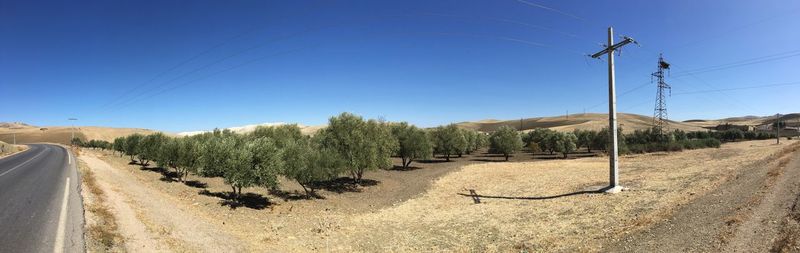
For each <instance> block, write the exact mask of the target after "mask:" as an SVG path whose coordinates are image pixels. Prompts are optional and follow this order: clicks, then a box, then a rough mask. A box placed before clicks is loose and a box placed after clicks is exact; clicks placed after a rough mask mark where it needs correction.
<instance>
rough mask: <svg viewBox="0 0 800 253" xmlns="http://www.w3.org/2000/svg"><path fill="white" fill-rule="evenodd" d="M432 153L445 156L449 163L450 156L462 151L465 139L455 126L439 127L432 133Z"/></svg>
mask: <svg viewBox="0 0 800 253" xmlns="http://www.w3.org/2000/svg"><path fill="white" fill-rule="evenodd" d="M431 134H432V139H433V143H434V152H435V153H437V154H441V155H444V156H445V159H447V161H448V162H449V161H450V156H451V155H455V154H459V153H461V152H463V151H464V148H465V145H464V143H466V139H465V138H464V135H463V133H462V132H461V131H460V130H459V129H458V127H457V126H456V125H455V124H450V125H447V126H439V127H437V128H436V129H434V130H433V131H432V133H431Z"/></svg>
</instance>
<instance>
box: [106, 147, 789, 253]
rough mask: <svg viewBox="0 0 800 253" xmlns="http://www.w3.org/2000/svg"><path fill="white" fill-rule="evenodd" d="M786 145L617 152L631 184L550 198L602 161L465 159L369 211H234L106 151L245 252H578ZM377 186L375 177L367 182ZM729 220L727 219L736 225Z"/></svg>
mask: <svg viewBox="0 0 800 253" xmlns="http://www.w3.org/2000/svg"><path fill="white" fill-rule="evenodd" d="M791 142H796V141H791ZM785 147H787V146H786V145H774V140H767V141H749V142H740V143H729V144H725V145H723V146H722V148H719V149H703V150H689V151H684V152H677V153H655V154H642V155H631V156H624V157H622V163H621V167H620V168H621V178H622V184H623V185H624V186H627V187H630V188H631V190H630V191H625V192H622V193H620V194H614V195H605V194H589V193H587V194H575V195H569V196H563V197H557V196H558V195H563V194H569V193H576V192H581V191H584V190H588V189H595V188H596V187H598V186H603V185H605V184H606V183H607V182H606V180H607V178H608V169H607V166H608V163H607V158H602V157H598V158H585V159H575V160H550V161H537V162H522V163H483V164H476V165H469V166H466V167H464V168H462V169H461V170H457V171H455V172H452V173H450V174H447V175H445V176H443V177H442V178H440V179H439V180H437V181H435V182H434V183H433V185H432V186H431V187H430V189H429V190H428V191H427V192H425V193H424V194H422V195H419V196H417V197H414V198H412V199H410V200H407V201H404V202H399V203H397V204H395V205H392V206H388V207H385V208H382V209H377V210H374V211H373V210H368V211H358V210H350V208H354V206H339V205H333V204H334V203H337V202H336V200H337V199H343V198H351V197H353V196H360V195H363V194H364V193H346V194H342V195H333V194H327V195H326V197H327V199H325V200H314V201H280V200H277V201H276V202H275V203H272V204H271V205H269V206H268V207H267V208H266V209H264V210H256V209H251V208H237V209H235V210H233V209H230V208H228V207H226V206H221V205H220V204H219V199H218V198H213V197H208V196H204V195H198V194H197V192H198V191H202V190H200V189H195V188H190V187H186V186H184V185H181V184H176V183H165V182H162V181H159V177H160V175H158V174H157V173H152V172H148V171H142V170H140V169H138V168H137V167H135V166H131V165H127V161H126V160H125V159H123V158H119V157H116V156H108V157H105V159H107V160H108V161H109V162H110V163H112V164H113V165H114V167H116V168H121V169H124V170H126V171H129V172H130V173H132V174H133V175H135V176H136V177H137V178H139V179H140V180H141V182H143V183H145V184H147V185H148V186H149V187H154V188H157V189H159V190H162V191H165V192H167V193H168V196H171V197H170V200H169V201H168V202H169V203H173V204H176V205H182V206H184V207H186V208H191V209H192V210H195V211H197V213H198V219H199V220H207V221H208V223H209V224H222V225H219V229H221V230H225V231H227V232H229V233H231V234H232V235H234V236H236V237H237V238H238V239H241V240H242V241H244V242H247V244H248V245H247V248H248V249H249V250H258V251H281V252H307V251H330V252H364V251H369V252H376V251H377V252H420V251H428V252H430V251H436V252H438V251H448V252H466V251H479V252H508V251H534V252H536V251H578V252H583V251H597V250H599V249H600V246H601V244H602V243H603V242H607V241H608V240H613V239H615V238H619V237H620V236H621V235H625V234H627V233H635V232H637V231H638V230H640V229H644V228H647V227H648V226H650V225H652V224H654V223H658V222H661V221H663V220H664V219H665V218H667V217H669V216H670V215H671V214H672V212H673V211H674V210H675V209H677V208H678V207H679V206H680V205H683V204H685V203H688V202H690V201H692V200H693V199H695V198H697V197H699V196H702V195H704V194H705V193H707V192H709V191H711V190H713V189H715V188H716V187H717V186H718V185H719V184H721V183H723V182H725V181H727V180H729V178H730V177H732V175H735V174H737V173H736V172H739V171H741V170H743V169H745V168H748V167H749V166H750V165H751V164H756V165H757V166H767V163H766V162H764V161H765V160H767V159H774V158H776V157H779V155H780V154H786V153H788V152H790V151H789V150H786V149H784V148H785ZM793 147H794V146H793ZM773 165H775V163H772V164H771V165H770V166H773ZM195 179H199V178H195ZM199 180H202V182H204V183H207V184H208V188H206V189H203V190H210V191H224V190H227V188H226V187H225V185H224V184H223V183H222V181H221V180H220V179H218V178H202V179H199ZM420 180H425V179H420ZM382 187H384V183H382V184H379V185H377V186H374V187H372V188H368V189H367V190H381V188H382ZM469 189H471V190H475V191H476V194H478V195H480V196H479V198H480V200H481V204H474V202H473V199H472V197H470V196H463V195H459V194H468V193H469V191H468V190H469ZM249 191H250V192H257V193H262V191H261V190H260V189H249ZM262 194H265V193H262ZM265 196H266V195H265ZM487 196H497V197H510V198H514V197H521V198H522V199H503V198H492V197H487ZM526 197H527V198H530V199H524V198H526ZM537 197H552V198H545V199H535V198H537ZM272 200H275V199H272ZM363 202H369V199H363ZM730 218H731V221H732V224H738V223H739V222H737V221H736V220H735V218H736V217H730Z"/></svg>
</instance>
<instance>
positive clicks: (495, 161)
mask: <svg viewBox="0 0 800 253" xmlns="http://www.w3.org/2000/svg"><path fill="white" fill-rule="evenodd" d="M469 160H470V161H474V162H489V163H501V162H509V161H506V159H505V158H501V159H500V160H497V159H486V158H475V159H469Z"/></svg>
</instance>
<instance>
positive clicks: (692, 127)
mask: <svg viewBox="0 0 800 253" xmlns="http://www.w3.org/2000/svg"><path fill="white" fill-rule="evenodd" d="M617 117H618V120H619V124H620V127H622V129H623V131H624V132H632V131H634V130H637V129H647V128H650V127H652V123H653V118H652V117H649V116H643V115H637V114H629V113H620V114H617ZM456 125H458V126H459V127H462V128H468V129H473V130H478V131H483V132H491V131H494V130H496V129H497V128H499V127H501V126H510V127H513V128H515V129H520V130H523V131H527V130H532V129H534V128H549V129H553V130H556V131H572V130H574V129H582V130H600V129H602V128H603V127H606V126H608V114H600V113H587V114H574V115H569V118H567V117H566V116H558V117H539V118H528V119H522V120H504V121H499V120H491V121H475V122H461V123H457V124H456ZM670 127H671V128H672V129H681V130H684V131H705V130H706V129H704V128H702V127H701V126H700V125H697V124H695V123H692V122H676V121H670Z"/></svg>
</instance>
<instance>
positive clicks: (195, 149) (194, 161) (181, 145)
mask: <svg viewBox="0 0 800 253" xmlns="http://www.w3.org/2000/svg"><path fill="white" fill-rule="evenodd" d="M199 138H200V137H183V138H178V139H177V146H178V157H177V160H176V163H175V171H176V172H177V173H178V180H179V181H181V182H183V181H185V180H186V176H187V175H188V174H189V171H194V172H196V169H197V165H198V163H199V161H200V157H201V155H202V153H201V150H200V148H201V146H200V142H199Z"/></svg>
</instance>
